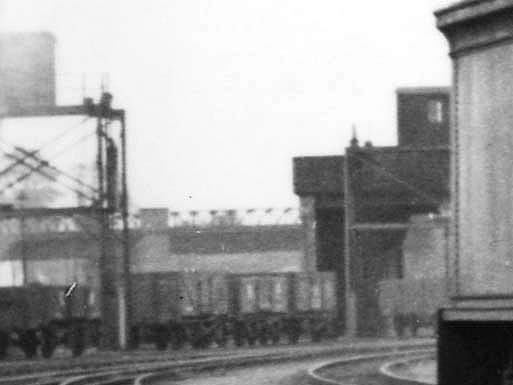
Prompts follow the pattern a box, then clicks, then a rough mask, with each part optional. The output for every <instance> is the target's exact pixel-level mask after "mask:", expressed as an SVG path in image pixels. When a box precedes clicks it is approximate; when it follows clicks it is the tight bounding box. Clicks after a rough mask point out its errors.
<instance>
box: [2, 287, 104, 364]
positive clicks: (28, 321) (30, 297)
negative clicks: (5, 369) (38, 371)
mask: <svg viewBox="0 0 513 385" xmlns="http://www.w3.org/2000/svg"><path fill="white" fill-rule="evenodd" d="M93 299H94V297H92V293H91V292H90V290H89V289H88V288H86V287H80V286H72V287H64V286H43V285H29V286H19V287H2V288H0V358H4V357H5V356H6V354H7V350H8V348H9V347H10V346H16V347H19V348H20V349H21V350H23V352H24V353H25V356H26V357H28V358H31V357H34V356H35V355H36V354H37V352H38V349H40V351H41V355H43V356H44V357H50V356H51V355H52V354H53V352H54V350H55V349H56V348H57V346H58V345H60V344H62V345H65V346H66V347H68V348H70V349H71V351H72V353H73V355H75V356H77V355H80V354H81V353H82V351H83V350H84V348H85V346H86V345H87V344H91V343H92V344H96V343H97V341H98V328H99V320H98V319H97V318H95V317H94V315H93V313H92V311H93V309H94V308H95V307H94V304H93V303H92V300H93Z"/></svg>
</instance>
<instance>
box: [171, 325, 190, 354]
mask: <svg viewBox="0 0 513 385" xmlns="http://www.w3.org/2000/svg"><path fill="white" fill-rule="evenodd" d="M186 341H187V331H186V330H185V328H184V327H183V326H182V325H181V324H179V323H175V324H173V325H172V326H171V346H172V347H173V349H174V350H179V349H181V348H183V346H184V345H185V342H186Z"/></svg>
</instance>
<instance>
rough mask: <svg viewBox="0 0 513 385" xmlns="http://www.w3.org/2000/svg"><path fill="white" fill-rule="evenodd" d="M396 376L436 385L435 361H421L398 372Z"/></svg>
mask: <svg viewBox="0 0 513 385" xmlns="http://www.w3.org/2000/svg"><path fill="white" fill-rule="evenodd" d="M397 374H398V375H400V376H405V377H409V378H413V379H415V380H419V381H422V382H426V383H429V384H436V361H435V360H423V361H420V362H416V363H414V364H412V365H411V366H409V367H407V368H404V369H403V370H400V371H398V372H397Z"/></svg>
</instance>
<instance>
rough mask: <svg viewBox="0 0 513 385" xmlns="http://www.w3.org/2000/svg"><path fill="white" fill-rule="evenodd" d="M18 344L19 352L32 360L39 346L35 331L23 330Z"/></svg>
mask: <svg viewBox="0 0 513 385" xmlns="http://www.w3.org/2000/svg"><path fill="white" fill-rule="evenodd" d="M19 344H20V347H21V350H23V353H24V354H25V357H27V358H34V357H35V356H36V354H37V347H38V345H39V339H38V338H37V334H36V331H35V330H33V329H30V330H24V331H23V332H21V334H20V339H19Z"/></svg>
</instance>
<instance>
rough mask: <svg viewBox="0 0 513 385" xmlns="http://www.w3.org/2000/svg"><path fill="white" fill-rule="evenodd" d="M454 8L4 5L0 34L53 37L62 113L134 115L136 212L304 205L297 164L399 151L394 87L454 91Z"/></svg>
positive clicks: (302, 0)
mask: <svg viewBox="0 0 513 385" xmlns="http://www.w3.org/2000/svg"><path fill="white" fill-rule="evenodd" d="M448 3H450V2H448V1H446V0H415V1H412V0H390V1H379V0H375V1H370V2H369V1H366V2H357V1H343V0H320V1H313V0H144V1H142V0H130V1H126V0H124V1H123V0H108V1H106V0H89V1H83V0H81V1H78V0H0V7H1V8H0V30H2V31H20V30H29V31H34V30H47V31H50V32H52V33H54V34H55V36H56V37H57V72H58V78H57V81H58V91H59V102H60V103H79V102H80V101H81V98H82V92H81V83H82V79H83V76H82V74H85V75H86V77H85V78H86V84H87V90H88V92H89V93H91V94H92V96H96V95H97V94H98V86H99V82H100V79H101V74H102V73H108V78H107V81H108V86H109V89H110V91H111V92H113V93H114V97H115V104H116V105H117V106H118V107H122V108H125V109H126V110H127V111H128V125H129V126H128V128H129V145H130V148H129V161H130V164H129V167H130V169H129V178H130V187H131V192H130V193H131V197H132V201H133V202H135V203H136V205H137V206H139V207H141V206H144V207H148V206H166V207H170V208H172V209H173V210H188V209H210V208H232V207H233V208H252V207H285V206H296V205H297V198H296V197H295V196H294V194H293V192H292V157H294V156H299V155H332V154H342V153H343V151H344V148H345V146H346V145H347V144H348V141H349V139H350V135H351V125H352V124H355V125H356V126H357V131H358V135H359V137H360V139H361V141H365V140H372V142H373V143H374V144H375V145H393V144H395V143H396V120H395V114H396V111H395V93H394V90H395V88H397V87H403V86H433V85H448V84H449V83H450V61H449V59H448V56H447V50H448V48H447V44H446V42H445V40H444V38H443V37H442V35H441V34H440V33H439V32H438V31H437V29H436V28H435V19H434V16H433V14H432V13H433V11H434V10H435V9H437V8H439V7H441V6H445V5H447V4H448Z"/></svg>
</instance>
